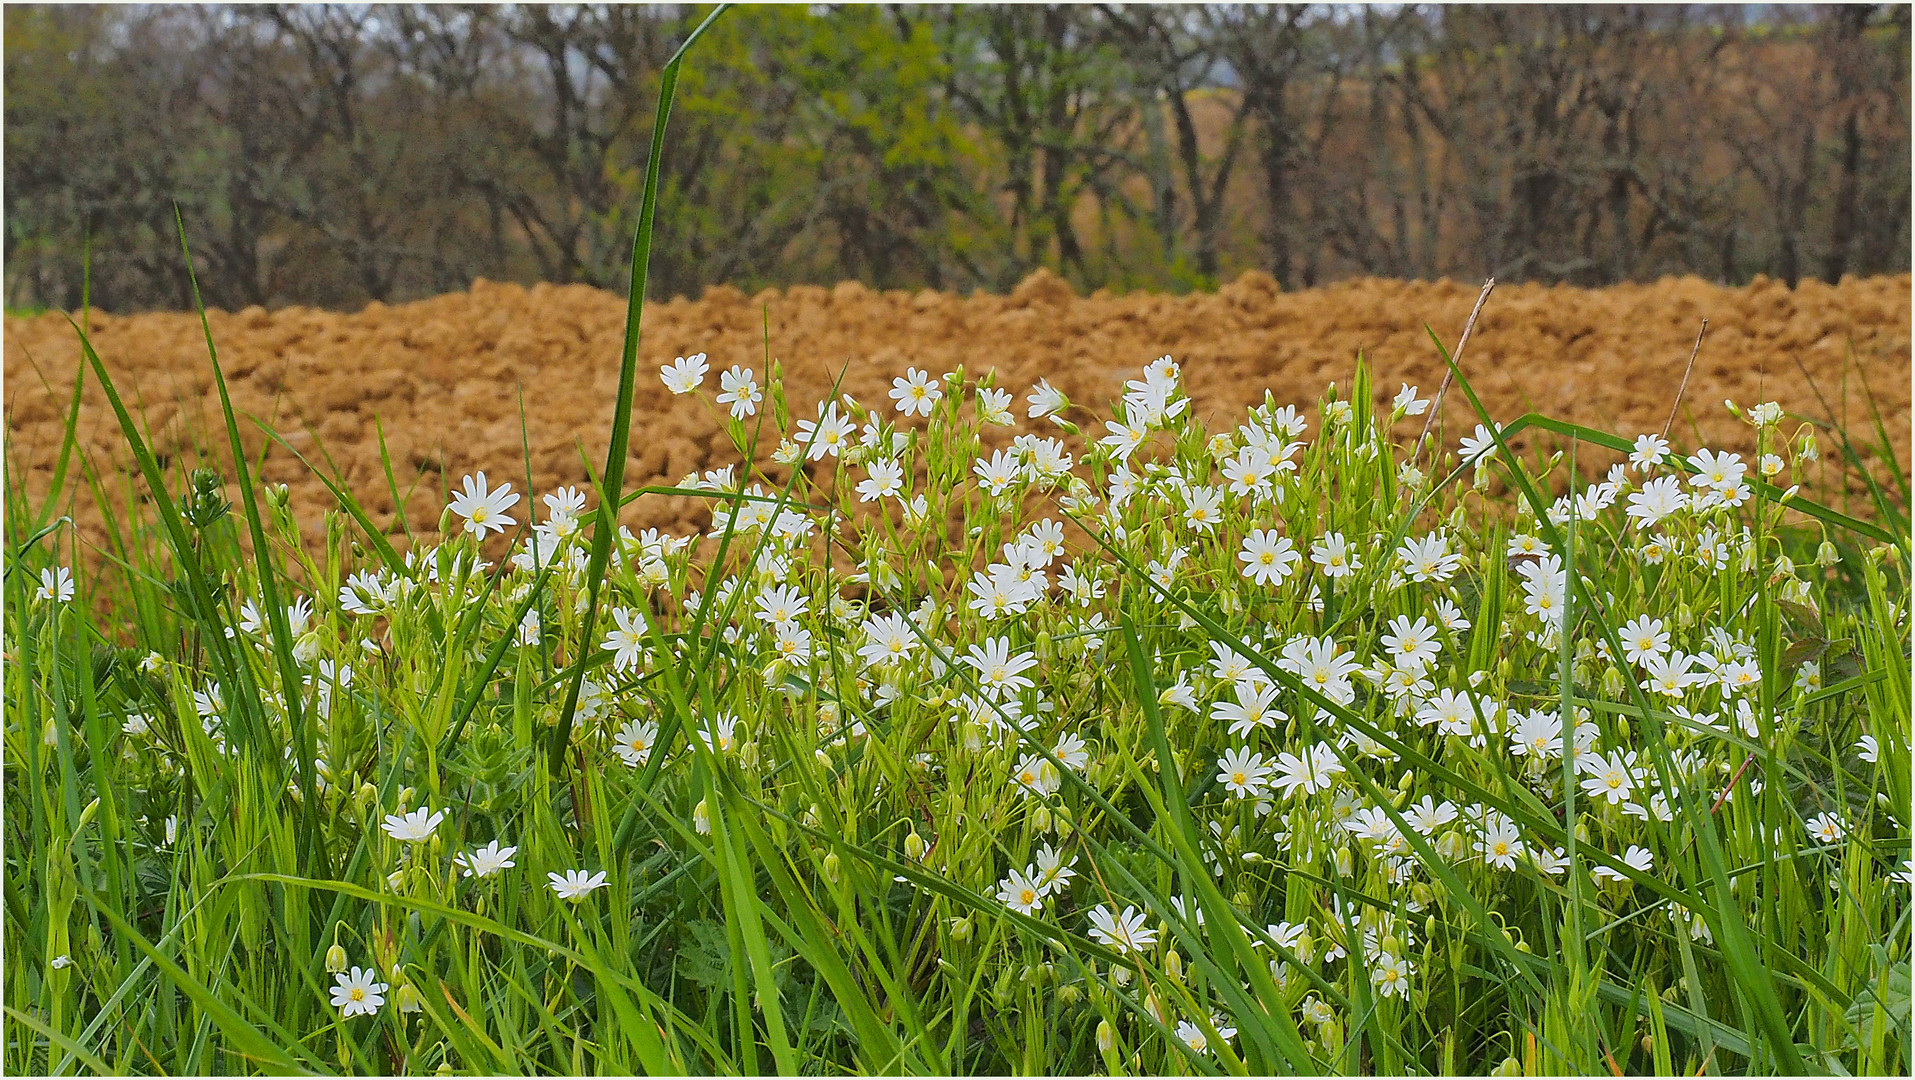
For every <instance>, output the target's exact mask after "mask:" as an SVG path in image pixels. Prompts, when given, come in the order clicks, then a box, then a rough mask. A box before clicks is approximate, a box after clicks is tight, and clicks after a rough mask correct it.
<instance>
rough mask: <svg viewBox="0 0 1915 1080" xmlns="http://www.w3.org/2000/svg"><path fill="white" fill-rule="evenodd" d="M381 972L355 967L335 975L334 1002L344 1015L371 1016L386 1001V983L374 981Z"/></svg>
mask: <svg viewBox="0 0 1915 1080" xmlns="http://www.w3.org/2000/svg"><path fill="white" fill-rule="evenodd" d="M378 975H379V973H378V972H376V971H373V970H371V969H368V968H353V969H352V972H351V973H350V974H348V973H347V972H344V971H342V972H340V973H339V974H337V975H334V976H333V980H334V982H333V987H332V1003H333V1005H334V1006H335V1007H337V1008H338V1009H339V1012H340V1015H342V1016H348V1017H351V1016H371V1015H373V1014H374V1013H376V1012H378V1011H379V1007H380V1006H382V1005H384V1004H385V1003H386V999H385V997H384V994H385V992H386V984H385V983H382V982H374V981H373V980H374V979H376V978H378Z"/></svg>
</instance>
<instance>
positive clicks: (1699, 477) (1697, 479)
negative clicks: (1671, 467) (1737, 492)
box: [1689, 450, 1748, 491]
mask: <svg viewBox="0 0 1915 1080" xmlns="http://www.w3.org/2000/svg"><path fill="white" fill-rule="evenodd" d="M1689 464H1690V465H1692V466H1694V467H1695V470H1696V471H1695V474H1694V475H1693V476H1691V477H1689V484H1690V486H1691V487H1706V488H1711V489H1714V490H1716V491H1727V490H1729V489H1731V488H1734V487H1737V486H1739V485H1740V484H1741V483H1742V474H1743V473H1744V472H1747V471H1748V466H1747V465H1744V464H1743V463H1742V457H1741V455H1739V454H1726V453H1725V454H1718V453H1716V452H1715V451H1713V450H1698V451H1696V452H1695V453H1694V454H1691V455H1690V456H1689Z"/></svg>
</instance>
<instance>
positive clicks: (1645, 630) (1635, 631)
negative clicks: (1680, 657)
mask: <svg viewBox="0 0 1915 1080" xmlns="http://www.w3.org/2000/svg"><path fill="white" fill-rule="evenodd" d="M1616 636H1617V637H1619V638H1621V639H1622V651H1623V654H1624V655H1625V656H1627V657H1628V658H1629V662H1630V663H1632V664H1645V663H1647V662H1648V661H1649V660H1650V659H1652V658H1654V657H1658V656H1661V655H1662V654H1663V653H1665V652H1667V651H1668V650H1669V634H1668V633H1667V632H1666V631H1665V630H1663V628H1662V620H1661V619H1651V618H1650V617H1649V616H1647V615H1638V616H1636V617H1635V618H1634V619H1631V620H1630V621H1629V622H1626V623H1624V624H1623V625H1622V628H1621V629H1620V630H1618V631H1617V633H1616Z"/></svg>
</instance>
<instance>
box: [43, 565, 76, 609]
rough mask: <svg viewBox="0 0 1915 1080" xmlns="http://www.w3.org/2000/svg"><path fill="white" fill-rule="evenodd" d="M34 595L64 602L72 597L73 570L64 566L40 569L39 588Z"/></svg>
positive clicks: (56, 601)
mask: <svg viewBox="0 0 1915 1080" xmlns="http://www.w3.org/2000/svg"><path fill="white" fill-rule="evenodd" d="M34 595H35V596H37V597H39V598H40V599H41V600H50V601H52V602H54V603H56V604H64V603H66V602H67V601H68V600H71V599H73V572H72V571H70V570H68V569H67V568H66V567H64V566H61V567H57V568H56V567H51V566H50V567H48V568H46V569H45V570H42V571H40V588H39V589H38V590H36V591H35V592H34Z"/></svg>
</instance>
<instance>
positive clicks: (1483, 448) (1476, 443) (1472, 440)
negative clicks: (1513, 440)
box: [1458, 424, 1496, 469]
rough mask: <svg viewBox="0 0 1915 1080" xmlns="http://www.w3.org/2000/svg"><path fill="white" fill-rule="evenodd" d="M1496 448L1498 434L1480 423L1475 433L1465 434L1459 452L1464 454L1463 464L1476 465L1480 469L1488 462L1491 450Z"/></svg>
mask: <svg viewBox="0 0 1915 1080" xmlns="http://www.w3.org/2000/svg"><path fill="white" fill-rule="evenodd" d="M1495 449H1496V436H1494V435H1492V434H1491V433H1490V430H1489V429H1488V428H1486V427H1484V426H1483V425H1481V424H1478V425H1476V431H1475V433H1474V434H1471V435H1465V436H1463V445H1462V447H1461V448H1460V449H1459V451H1458V452H1459V453H1460V454H1462V456H1463V464H1465V465H1474V466H1476V467H1477V468H1479V469H1480V468H1482V467H1483V466H1484V465H1486V464H1488V462H1489V454H1490V451H1492V450H1495Z"/></svg>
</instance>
